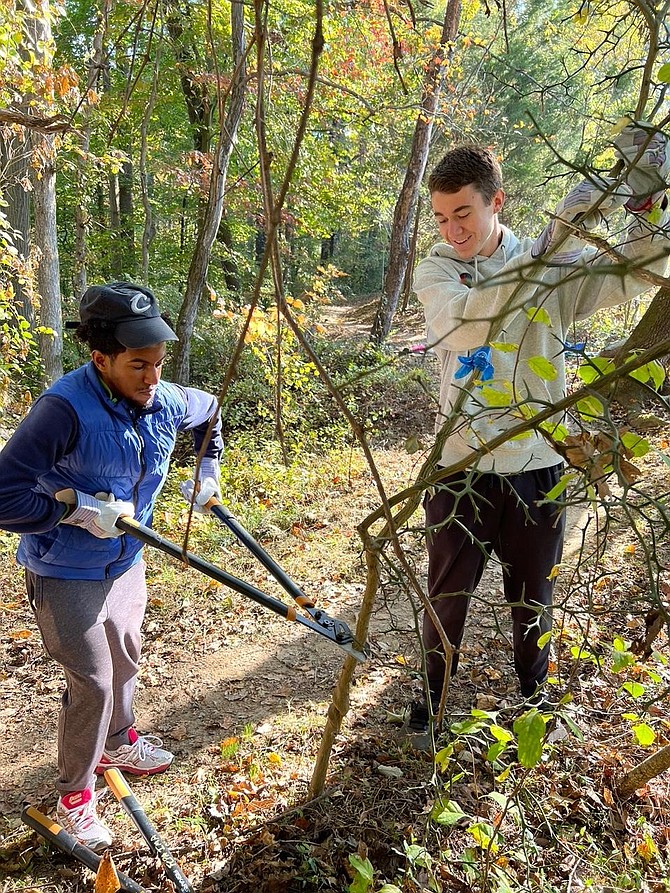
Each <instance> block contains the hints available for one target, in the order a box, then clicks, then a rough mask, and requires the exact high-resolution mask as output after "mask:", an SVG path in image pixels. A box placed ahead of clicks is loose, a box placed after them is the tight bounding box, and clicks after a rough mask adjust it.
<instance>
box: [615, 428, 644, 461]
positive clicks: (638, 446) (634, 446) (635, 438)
mask: <svg viewBox="0 0 670 893" xmlns="http://www.w3.org/2000/svg"><path fill="white" fill-rule="evenodd" d="M621 443H622V444H623V445H624V446H625V447H626V449H627V450H629V452H630V453H631V454H632V455H633V456H635V458H637V459H639V457H640V456H646V455H647V453H648V452H649V450H650V449H651V447H650V446H649V441H648V440H645V439H644V437H640V435H639V434H633V432H632V431H626V432H625V433H624V434H622V435H621Z"/></svg>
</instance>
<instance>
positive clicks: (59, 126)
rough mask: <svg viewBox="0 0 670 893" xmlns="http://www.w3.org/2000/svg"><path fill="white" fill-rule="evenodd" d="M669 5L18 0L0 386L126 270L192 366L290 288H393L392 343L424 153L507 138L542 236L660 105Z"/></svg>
mask: <svg viewBox="0 0 670 893" xmlns="http://www.w3.org/2000/svg"><path fill="white" fill-rule="evenodd" d="M667 10H668V3H667V2H661V0H655V2H649V0H632V2H615V3H612V2H607V3H587V2H582V3H579V2H575V0H555V2H544V0H531V2H526V0H511V2H507V3H503V2H502V0H499V2H488V0H484V2H479V0H474V2H461V0H449V2H448V3H447V4H446V6H444V5H443V4H441V3H436V4H432V3H423V2H422V3H417V2H413V3H412V2H409V3H401V4H397V5H393V4H390V3H389V2H387V0H366V2H331V3H328V4H323V3H322V2H321V0H318V2H301V0H282V2H280V3H275V4H269V3H266V2H263V0H256V2H254V3H232V4H231V3H227V2H208V3H192V2H188V0H181V2H162V3H159V2H153V0H147V2H139V3H138V2H123V0H119V2H111V0H101V2H99V3H89V2H76V0H74V2H72V0H68V2H66V3H64V4H57V3H54V2H49V0H38V2H32V0H5V2H4V3H3V4H2V6H1V8H0V66H1V68H2V72H3V78H2V81H1V83H0V190H1V195H2V205H0V211H1V213H0V245H1V246H2V253H1V254H0V270H1V271H2V277H3V280H2V290H1V291H0V310H1V311H2V314H3V322H4V337H3V342H2V354H1V358H0V370H1V371H2V372H3V379H4V381H5V384H6V388H5V390H7V385H9V382H10V381H12V380H13V381H14V384H17V378H18V382H19V383H20V384H23V383H26V384H28V385H30V386H32V387H33V389H34V388H35V387H36V386H37V384H38V383H41V382H42V381H50V380H53V379H54V378H55V377H57V376H58V375H59V374H61V372H62V370H63V368H64V367H65V368H69V366H71V365H72V364H74V363H76V361H77V358H76V356H73V349H72V347H71V345H70V344H69V343H66V344H65V346H64V344H63V338H62V327H63V319H68V318H76V307H77V301H78V299H79V298H80V296H81V294H82V293H83V291H84V290H85V288H86V286H87V284H89V283H92V282H100V281H110V280H112V279H126V280H136V281H141V282H143V283H145V284H148V285H149V286H150V287H152V288H153V289H155V291H156V293H157V294H158V296H159V298H160V301H161V304H162V305H163V306H164V307H165V308H166V309H168V310H169V311H170V312H171V313H172V314H173V317H174V318H175V320H176V323H177V331H178V334H179V335H180V339H181V340H180V343H179V345H178V347H177V350H176V352H175V354H174V359H173V369H172V378H173V379H175V380H178V381H181V382H186V381H189V380H190V354H191V351H192V349H193V337H194V333H196V332H197V327H198V325H200V324H202V322H203V321H207V320H211V319H212V318H213V317H216V316H217V315H218V316H219V319H220V323H219V325H220V326H221V328H222V329H223V328H225V326H226V325H228V324H230V323H231V320H233V319H234V317H235V315H238V322H239V319H243V318H244V317H243V314H242V308H245V307H248V306H252V307H258V308H260V309H262V310H267V309H268V308H270V307H271V306H273V305H275V304H276V302H277V301H278V300H279V303H280V304H281V303H282V302H283V300H284V296H285V297H286V298H287V299H288V300H289V301H298V302H300V303H299V304H298V305H297V310H298V313H302V312H303V310H304V308H305V305H307V306H310V305H311V307H312V309H314V308H315V307H316V305H317V304H318V301H319V300H322V299H323V298H326V297H328V295H329V294H330V295H331V296H332V294H333V293H335V294H336V295H337V297H338V298H340V297H343V298H345V299H346V298H348V297H350V298H353V297H356V296H360V295H365V294H378V295H379V309H378V312H377V315H376V318H375V321H374V324H373V326H372V330H371V338H372V339H373V340H374V341H376V342H383V341H384V340H385V339H386V338H387V336H388V334H389V332H390V330H391V327H392V325H393V318H394V314H395V312H396V309H397V307H398V305H400V306H401V307H402V306H405V305H406V302H407V301H408V299H409V293H410V282H411V270H412V266H413V263H414V261H415V259H416V258H417V256H421V254H422V253H424V251H425V250H426V248H427V247H428V246H429V244H430V243H431V242H432V241H435V235H436V234H435V233H434V231H433V225H432V221H431V219H430V216H431V215H430V213H428V212H429V209H427V204H428V203H427V202H426V201H423V202H422V201H421V196H422V189H423V187H422V185H421V183H422V177H423V174H424V170H425V168H426V165H427V164H428V163H429V159H431V162H430V163H434V162H435V161H437V159H438V158H439V156H440V154H441V153H442V152H443V151H444V150H445V149H447V148H448V147H449V146H451V145H453V144H454V143H455V142H459V141H464V140H466V141H480V142H483V143H485V144H487V145H491V146H493V147H494V148H495V150H496V151H497V152H498V153H499V155H500V158H501V159H502V162H503V169H504V175H505V180H506V186H507V191H508V195H509V199H508V203H507V206H506V208H505V212H504V222H506V223H510V222H511V223H513V225H514V227H515V229H516V230H517V231H518V232H519V234H520V235H527V234H531V233H535V232H537V231H539V229H540V228H541V227H542V225H543V224H544V222H545V221H546V212H547V211H550V210H552V209H553V207H554V205H555V203H556V201H557V200H558V199H559V198H560V197H561V195H562V194H564V193H565V191H566V189H567V188H568V185H569V182H570V176H571V175H577V176H578V175H579V171H582V172H584V171H586V170H598V171H600V172H607V171H608V170H609V169H610V168H611V167H612V165H613V163H614V156H613V153H612V150H611V144H610V142H609V140H611V137H612V133H613V128H614V127H615V125H616V122H617V121H618V120H619V119H620V118H621V116H623V115H625V114H632V115H634V116H635V117H638V118H645V119H648V120H652V121H654V123H656V124H658V125H659V126H664V124H665V122H666V121H667V102H666V92H667V88H668V82H669V81H670V68H669V63H668V62H667V53H668V34H667ZM664 115H665V117H663V116H664ZM271 271H274V272H271ZM278 295H279V298H278ZM666 304H667V298H666ZM664 317H665V319H666V320H667V308H666V310H665V312H664ZM310 321H311V322H312V323H314V319H311V320H310ZM317 334H318V332H317ZM31 336H32V337H34V338H36V339H37V340H38V342H39V357H37V356H36V353H35V351H34V350H33V347H32V345H31V344H30V343H29V342H30V337H31ZM26 339H28V343H26ZM646 346H649V345H648V344H647V345H646ZM28 359H32V360H33V361H35V362H37V364H38V366H39V363H41V364H42V366H43V374H41V372H40V370H39V369H36V368H35V366H34V364H33V365H32V366H31V368H29V369H27V368H26V361H27V360H28ZM21 389H22V388H19V390H21Z"/></svg>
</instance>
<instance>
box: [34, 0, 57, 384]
mask: <svg viewBox="0 0 670 893" xmlns="http://www.w3.org/2000/svg"><path fill="white" fill-rule="evenodd" d="M50 22H51V15H50V11H49V9H48V0H43V2H42V4H41V5H40V8H38V9H37V10H36V14H35V18H34V29H35V36H36V46H37V47H38V48H39V56H40V57H41V58H40V62H41V63H42V64H43V65H44V67H45V69H47V70H48V69H50V67H51V65H52V38H51V24H50ZM31 143H32V146H33V150H34V154H35V157H36V158H38V159H40V160H41V168H40V170H39V171H38V172H37V173H36V176H35V177H34V182H33V201H34V203H35V247H36V248H37V249H38V252H39V265H38V268H37V287H38V291H39V295H40V325H41V326H43V327H44V329H45V330H46V331H45V332H43V333H42V334H40V337H39V344H40V355H41V357H42V362H43V363H44V383H45V385H49V384H51V383H52V382H54V381H55V380H56V379H57V378H60V376H61V375H62V374H63V361H62V348H63V319H62V314H61V295H60V269H59V262H58V234H57V228H56V165H55V160H56V148H55V138H54V137H53V136H52V135H49V134H46V133H34V134H33V135H32V139H31Z"/></svg>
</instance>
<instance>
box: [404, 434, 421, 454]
mask: <svg viewBox="0 0 670 893" xmlns="http://www.w3.org/2000/svg"><path fill="white" fill-rule="evenodd" d="M420 449H421V442H420V441H419V438H418V437H417V435H416V434H410V436H409V437H408V438H407V440H406V441H405V450H406V451H407V452H408V453H409V454H410V456H411V455H412V454H413V453H417V452H418V451H419V450H420Z"/></svg>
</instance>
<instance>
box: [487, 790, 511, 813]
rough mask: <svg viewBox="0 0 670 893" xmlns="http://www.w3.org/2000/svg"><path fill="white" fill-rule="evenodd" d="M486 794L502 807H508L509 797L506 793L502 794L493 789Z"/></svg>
mask: <svg viewBox="0 0 670 893" xmlns="http://www.w3.org/2000/svg"><path fill="white" fill-rule="evenodd" d="M486 796H487V797H489V799H491V800H493V802H494V803H495V804H496V805H497V806H499V807H500V808H501V809H506V808H507V804H508V803H509V797H506V796H505V794H501V793H500V791H491V793H490V794H487V795H486Z"/></svg>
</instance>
